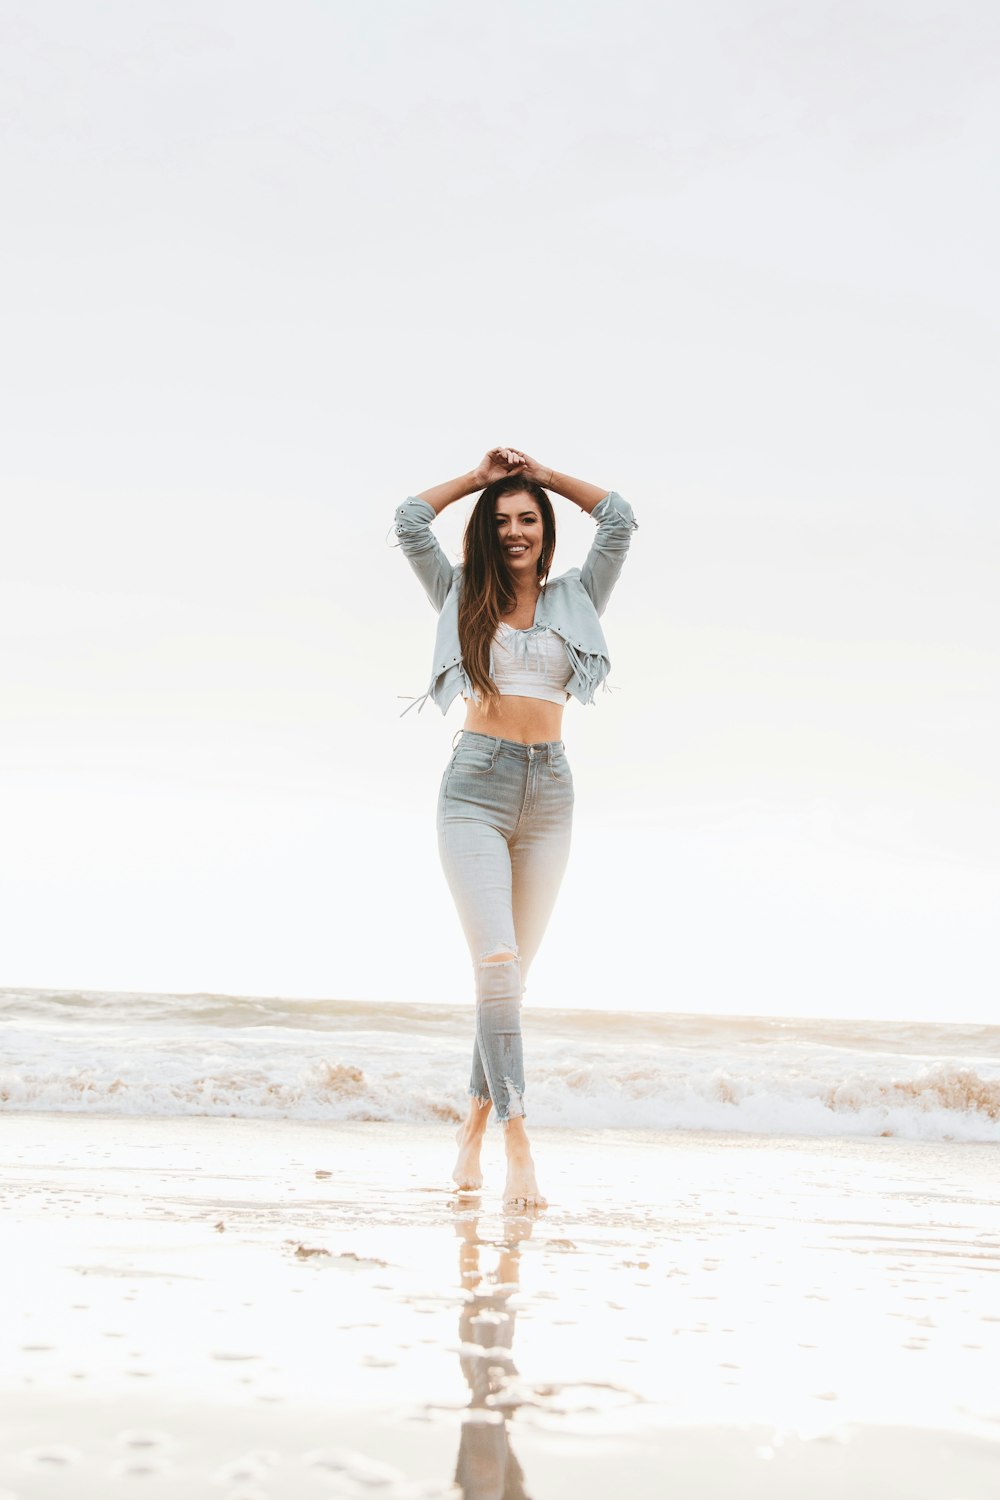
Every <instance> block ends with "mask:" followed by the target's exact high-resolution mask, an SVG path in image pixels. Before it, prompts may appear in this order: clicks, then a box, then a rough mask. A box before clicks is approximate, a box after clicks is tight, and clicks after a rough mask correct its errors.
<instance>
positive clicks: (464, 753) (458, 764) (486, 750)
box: [451, 739, 497, 776]
mask: <svg viewBox="0 0 1000 1500" xmlns="http://www.w3.org/2000/svg"><path fill="white" fill-rule="evenodd" d="M496 763H497V747H496V745H495V744H494V743H492V742H491V743H490V744H488V745H474V744H470V743H469V742H468V741H467V740H464V739H463V740H460V741H459V744H458V748H457V749H456V750H455V753H454V755H453V756H452V758H451V766H452V770H453V771H458V772H461V773H464V772H468V774H469V775H470V776H489V775H490V773H491V772H492V771H493V770H494V769H495V767H496Z"/></svg>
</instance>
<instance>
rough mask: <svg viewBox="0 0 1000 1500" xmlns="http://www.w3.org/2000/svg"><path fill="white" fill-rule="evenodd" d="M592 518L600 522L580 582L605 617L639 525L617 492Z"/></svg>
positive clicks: (615, 491)
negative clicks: (634, 532) (633, 535)
mask: <svg viewBox="0 0 1000 1500" xmlns="http://www.w3.org/2000/svg"><path fill="white" fill-rule="evenodd" d="M590 514H591V516H592V517H593V519H594V520H595V521H596V522H597V535H596V536H595V537H594V540H593V543H592V545H591V548H590V551H589V552H588V553H587V560H586V562H585V563H584V565H583V567H582V569H581V570H580V581H581V583H582V584H583V586H584V588H585V589H586V590H587V593H588V594H589V595H590V597H591V599H592V600H593V603H594V608H595V609H596V610H597V613H598V614H599V615H603V613H604V611H605V609H606V607H607V603H608V600H609V599H610V598H611V591H612V589H613V588H614V586H615V584H616V583H617V582H618V575H619V573H620V572H621V570H622V565H623V563H624V562H625V558H626V557H627V555H628V549H629V544H630V542H631V540H632V533H633V531H635V530H636V529H637V528H638V525H639V523H638V521H637V520H636V519H635V516H634V515H633V514H632V507H631V505H629V503H628V501H627V500H623V499H622V497H621V495H619V493H618V491H617V490H610V491H609V492H608V494H606V495H605V497H604V499H603V500H599V501H598V502H597V504H596V505H595V506H594V508H593V510H592V511H591V512H590Z"/></svg>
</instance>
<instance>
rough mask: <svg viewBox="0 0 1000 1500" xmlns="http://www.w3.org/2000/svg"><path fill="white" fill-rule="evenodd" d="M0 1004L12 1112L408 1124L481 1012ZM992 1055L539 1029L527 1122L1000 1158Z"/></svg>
mask: <svg viewBox="0 0 1000 1500" xmlns="http://www.w3.org/2000/svg"><path fill="white" fill-rule="evenodd" d="M0 1005H2V1009H3V1012H4V1018H5V1020H6V1022H7V1026H6V1037H7V1040H6V1045H5V1052H4V1060H3V1066H2V1067H0V1108H6V1109H16V1110H57V1111H72V1112H85V1111H88V1110H94V1111H98V1112H101V1113H113V1114H120V1115H234V1116H247V1117H257V1118H267V1117H281V1118H290V1119H301V1120H394V1121H414V1122H418V1121H419V1122H431V1121H435V1120H448V1119H458V1118H460V1116H461V1114H462V1113H464V1110H465V1108H466V1099H467V1096H466V1087H467V1083H468V1076H469V1068H470V1061H471V1055H472V1016H471V1009H470V1008H462V1007H446V1006H441V1007H430V1006H425V1007H407V1006H401V1005H384V1006H377V1005H361V1004H351V1003H350V1002H330V1003H322V1002H308V1003H306V1004H301V1003H299V1004H296V1003H295V1002H289V1001H279V1000H270V1001H265V1000H242V999H239V998H238V997H237V998H235V999H230V998H228V997H220V996H201V997H198V996H184V997H171V996H152V997H137V996H109V995H94V996H84V995H73V996H62V997H60V996H59V995H58V994H56V993H53V992H36V993H35V994H32V993H31V992H20V993H15V992H13V991H6V992H0ZM994 1033H995V1034H994ZM998 1039H1000V1028H968V1027H965V1028H962V1027H954V1028H950V1027H946V1026H935V1027H914V1026H905V1025H900V1026H898V1027H896V1028H893V1027H891V1026H887V1024H886V1023H885V1022H879V1023H872V1024H871V1025H870V1026H867V1025H866V1023H864V1022H858V1021H852V1022H829V1021H817V1022H811V1021H778V1020H776V1019H775V1018H768V1017H764V1018H752V1017H736V1018H725V1017H691V1016H674V1017H672V1016H670V1015H654V1016H650V1015H648V1014H647V1015H635V1016H632V1017H629V1016H627V1015H624V1016H623V1015H622V1013H620V1012H618V1013H615V1014H614V1015H611V1014H609V1015H608V1016H607V1017H602V1016H601V1015H600V1013H595V1012H568V1011H560V1012H544V1011H540V1010H534V1011H532V1012H531V1016H530V1028H528V1036H527V1040H526V1051H527V1079H528V1089H527V1094H526V1104H527V1108H528V1113H529V1117H530V1118H531V1120H532V1121H534V1122H535V1123H537V1124H555V1125H565V1126H572V1127H575V1128H587V1127H590V1128H597V1127H604V1128H607V1127H612V1128H629V1127H631V1128H654V1129H699V1130H727V1131H742V1132H748V1133H759V1134H765V1135H774V1134H793V1135H808V1136H877V1135H898V1136H902V1137H905V1138H907V1139H911V1140H955V1141H1000V1056H998V1054H1000V1048H998V1047H997V1046H996V1043H997V1040H998ZM946 1046H950V1048H951V1050H950V1052H949V1053H947V1054H945V1053H944V1048H945V1047H946Z"/></svg>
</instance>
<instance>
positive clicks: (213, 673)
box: [0, 0, 1000, 1020]
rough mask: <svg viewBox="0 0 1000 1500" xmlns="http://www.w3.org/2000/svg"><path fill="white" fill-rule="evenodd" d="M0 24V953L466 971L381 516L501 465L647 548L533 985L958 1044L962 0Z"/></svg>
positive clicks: (985, 474) (991, 618)
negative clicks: (527, 469) (570, 490)
mask: <svg viewBox="0 0 1000 1500" xmlns="http://www.w3.org/2000/svg"><path fill="white" fill-rule="evenodd" d="M0 18H2V47H0V119H2V131H0V190H2V195H3V196H2V203H3V226H4V227H3V235H2V240H0V257H2V268H3V275H2V280H0V297H2V299H3V307H2V330H3V332H2V345H0V370H2V392H0V394H2V401H0V429H2V430H0V486H2V507H3V517H2V519H3V528H2V548H0V672H2V684H0V685H2V693H0V773H2V779H0V885H2V889H0V902H2V915H0V921H2V931H0V985H2V984H6V985H24V986H37V987H49V986H52V987H72V988H77V987H79V988H92V989H133V990H175V991H222V992H228V993H244V994H265V995H266V994H284V995H301V996H343V997H350V996H357V997H370V998H385V999H389V998H404V997H411V998H413V999H415V1000H435V999H440V1000H461V999H463V998H466V997H468V998H470V1000H471V995H472V975H471V969H470V967H469V961H468V957H467V954H466V950H465V947H464V940H463V938H462V935H461V930H460V928H459V925H458V921H457V918H456V917H455V914H454V911H453V908H452V905H451V900H450V897H449V895H448V892H447V888H446V886H445V883H444V879H443V876H442V875H441V872H440V869H439V865H438V860H437V849H436V839H435V833H434V814H435V805H436V798H437V788H438V782H439V779H440V776H441V772H442V770H443V767H444V763H445V760H446V759H447V756H448V754H449V753H450V746H451V739H452V736H453V734H454V732H455V730H456V729H457V728H458V727H459V725H460V723H461V705H460V703H456V704H455V705H454V706H453V708H452V710H451V712H450V713H449V715H448V717H447V718H446V719H443V718H442V717H441V715H440V713H439V711H438V710H437V709H436V708H435V707H434V706H433V705H432V704H428V705H427V706H426V707H425V708H424V709H423V711H422V712H421V713H420V714H419V715H418V714H417V713H416V712H413V713H410V714H409V715H407V717H405V718H403V719H400V718H399V711H400V709H401V708H403V707H404V706H405V699H402V698H401V696H400V695H405V694H414V695H417V694H421V693H422V692H423V691H424V689H425V687H426V685H427V679H428V676H429V673H430V666H431V649H432V642H433V634H434V626H435V617H434V614H433V611H432V609H431V608H430V607H429V605H428V603H427V601H426V599H425V597H424V595H423V591H422V589H421V588H420V585H419V583H418V582H417V580H416V579H415V578H414V577H413V576H412V574H411V573H410V570H409V568H408V565H407V564H406V561H405V559H404V558H403V557H402V555H401V554H400V553H399V552H398V551H394V550H393V549H392V548H391V547H390V546H389V545H388V540H390V539H391V538H389V536H388V533H389V528H390V524H391V520H392V512H393V509H394V507H395V506H396V504H397V503H398V502H399V501H400V500H402V499H403V498H405V496H406V495H407V494H411V493H414V492H415V491H417V490H419V489H422V488H425V487H427V486H429V485H431V484H435V483H437V482H439V481H441V480H443V479H446V478H448V477H450V476H452V475H453V474H456V473H459V472H463V471H465V470H468V469H469V468H471V467H472V466H474V465H475V463H476V462H477V461H478V459H479V458H480V456H481V455H482V453H483V451H484V450H485V449H486V448H487V447H489V446H491V445H493V444H495V443H510V444H512V445H515V446H518V447H521V448H524V449H525V450H527V451H528V452H530V453H532V454H534V455H535V456H537V457H538V458H539V459H541V460H542V461H543V462H544V463H546V464H552V465H554V466H555V467H556V468H557V469H561V470H563V471H565V472H568V473H572V474H577V475H580V476H582V477H583V478H586V479H588V480H590V481H592V482H594V483H597V484H600V485H601V486H604V487H606V488H609V489H610V488H615V489H618V490H619V491H621V493H622V494H623V495H625V497H626V498H627V499H628V500H629V501H630V502H631V503H632V505H633V507H634V509H635V512H636V516H637V518H638V520H639V523H640V529H639V530H638V531H637V532H636V533H635V535H634V540H633V552H632V556H631V557H630V559H629V561H628V563H627V565H626V569H625V572H624V574H623V576H622V580H621V582H620V584H619V586H618V590H617V592H616V594H615V597H614V598H613V600H612V603H611V605H610V607H609V609H608V612H607V614H606V616H605V620H604V624H605V629H606V633H607V635H608V638H609V642H610V648H611V655H612V663H613V665H612V673H611V678H610V683H611V685H612V686H613V687H614V688H615V689H616V691H614V692H613V693H609V694H599V695H598V702H597V703H596V705H595V706H593V707H587V708H583V707H581V706H580V705H579V704H577V703H576V702H572V703H570V705H569V707H568V708H567V712H566V718H565V724H564V738H565V741H566V744H567V748H568V752H569V755H570V758H571V761H572V764H573V767H574V774H575V782H576V789H577V809H576V828H575V835H574V838H575V843H574V852H573V857H572V860H571V865H570V870H569V873H568V875H567V878H566V882H565V886H564V890H563V894H562V897H561V899H560V905H559V907H558V909H557V914H556V916H555V917H554V918H553V922H552V925H551V927H550V931H549V935H548V937H547V939H546V943H545V945H544V946H543V950H542V953H541V955H540V957H539V959H538V961H537V964H536V967H535V970H534V973H533V975H532V978H531V982H530V986H529V992H528V997H527V998H528V1001H529V1003H530V1004H563V1005H573V1004H584V1005H598V1006H612V1007H619V1006H620V1007H624V1008H640V1007H641V1008H653V1009H665V1010H692V1011H747V1012H761V1013H773V1014H782V1013H783V1014H800V1015H812V1014H820V1015H843V1016H877V1017H882V1016H898V1017H913V1018H941V1019H949V1018H953V1019H956V1020H959V1019H982V1020H987V1019H995V1015H996V996H997V980H998V973H997V969H998V962H997V945H996V924H997V911H998V896H1000V880H998V867H1000V853H998V850H1000V808H998V795H997V792H998V782H997V770H996V768H997V766H998V765H1000V734H998V724H1000V710H998V697H997V689H998V673H997V664H998V654H1000V639H998V637H1000V615H998V608H997V604H996V593H997V588H996V581H997V564H998V551H1000V549H998V529H1000V523H998V515H997V473H998V465H997V436H996V434H997V410H998V402H997V397H998V380H997V364H998V355H997V350H998V344H997V331H998V321H1000V319H998V306H997V275H996V267H997V265H998V264H1000V233H998V207H997V186H998V161H1000V157H998V145H1000V128H998V108H997V99H998V98H1000V88H998V84H1000V76H998V75H1000V12H998V10H997V8H996V6H995V5H993V4H991V3H977V0H957V3H956V0H948V3H943V0H941V3H938V0H849V3H820V0H794V3H784V0H767V3H765V0H740V3H720V0H708V3H699V4H697V5H695V4H691V3H687V0H685V3H677V0H674V3H669V0H668V3H664V0H655V3H645V0H625V3H622V0H617V3H615V4H613V5H612V4H611V3H594V0H574V3H573V4H572V5H570V4H569V3H567V0H563V3H559V4H556V3H553V0H530V3H507V4H505V5H502V6H501V5H497V6H489V7H486V6H481V5H478V4H475V3H472V4H470V3H468V0H462V3H459V0H437V3H428V4H422V5H415V4H411V3H398V0H375V3H372V4H370V5H357V4H352V5H348V4H347V3H341V0H329V3H321V0H314V3H304V0H282V3H281V4H280V5H279V4H276V3H272V4H261V3H254V0H238V3H237V0H233V3H213V0H199V3H197V4H193V3H178V0H169V3H164V0H139V3H136V0H122V3H102V4H96V3H88V0H72V3H70V0H65V3H60V0H51V3H44V0H43V3H41V4H39V3H30V4H27V3H26V4H16V3H11V0H0ZM470 504H471V501H467V502H464V503H462V504H461V505H457V506H455V507H453V508H452V509H451V510H449V511H448V512H447V513H446V514H445V515H444V516H443V517H442V518H441V520H440V521H439V523H438V530H439V534H440V536H441V538H442V542H443V544H444V545H445V546H446V548H447V549H448V550H449V552H450V553H451V555H452V556H456V557H457V555H458V548H459V544H460V536H461V527H462V523H463V521H464V518H465V515H466V514H467V512H468V509H469V506H470ZM557 519H558V522H559V526H560V534H559V545H558V551H557V557H556V571H561V570H562V569H564V568H566V567H569V566H572V565H574V564H578V563H580V562H581V561H582V559H583V556H584V554H585V551H586V548H587V546H588V545H589V542H590V538H591V535H592V532H593V523H592V522H590V521H589V520H588V519H587V518H586V517H584V516H582V515H581V514H580V513H579V512H578V511H576V509H575V508H573V507H570V506H569V505H568V504H567V503H566V502H565V501H558V500H557Z"/></svg>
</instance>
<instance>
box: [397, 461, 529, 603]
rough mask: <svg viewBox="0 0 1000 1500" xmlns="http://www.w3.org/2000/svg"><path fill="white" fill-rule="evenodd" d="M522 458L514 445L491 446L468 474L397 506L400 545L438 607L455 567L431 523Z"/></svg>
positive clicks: (509, 471) (448, 480) (449, 586)
mask: <svg viewBox="0 0 1000 1500" xmlns="http://www.w3.org/2000/svg"><path fill="white" fill-rule="evenodd" d="M519 457H520V455H515V453H514V450H513V449H512V448H491V449H490V451H489V452H488V453H487V454H485V456H484V457H483V458H482V459H481V460H480V461H479V463H478V464H477V465H476V467H475V468H474V469H470V470H469V472H468V474H461V475H459V477H458V478H457V479H446V480H445V481H444V483H443V484H435V485H432V486H431V488H430V489H429V490H422V491H421V492H420V494H419V495H410V496H408V497H407V499H406V500H404V502H403V504H402V505H400V506H398V507H397V509H396V518H395V522H394V529H395V532H396V535H397V536H398V537H399V546H400V548H401V549H402V552H403V555H404V556H405V557H406V559H407V561H408V562H409V564H410V567H411V568H412V569H413V571H414V573H416V575H417V577H418V578H419V579H420V582H421V583H422V584H423V586H424V592H425V593H426V595H427V597H428V599H429V600H430V601H431V603H432V604H433V606H434V608H435V609H436V610H438V611H440V610H441V608H442V606H443V605H444V601H445V600H446V599H447V597H448V590H449V589H450V588H451V585H452V580H453V578H454V576H455V569H454V566H453V565H452V564H451V563H450V562H449V561H448V559H447V557H445V555H444V549H443V548H442V546H441V543H440V542H439V541H438V539H437V537H436V536H435V535H434V533H433V531H432V530H431V523H432V522H433V521H434V519H435V517H437V516H439V515H440V514H441V512H442V511H443V510H444V508H445V506H446V505H450V504H451V503H452V501H453V500H461V499H462V498H463V496H465V495H471V494H474V493H475V491H476V490H481V489H484V488H485V487H486V485H488V484H490V483H491V482H492V481H493V480H494V479H500V478H502V477H503V475H505V474H509V473H511V472H512V470H514V469H516V468H517V464H518V460H519Z"/></svg>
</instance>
